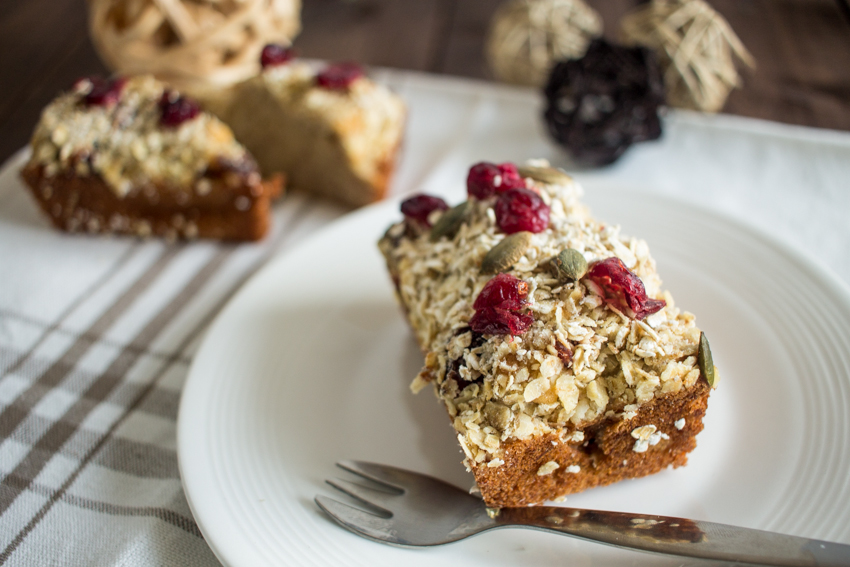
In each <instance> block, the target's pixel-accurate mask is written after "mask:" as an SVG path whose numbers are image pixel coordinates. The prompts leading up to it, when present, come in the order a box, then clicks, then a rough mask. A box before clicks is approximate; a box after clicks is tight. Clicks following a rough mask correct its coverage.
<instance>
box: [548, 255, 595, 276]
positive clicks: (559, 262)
mask: <svg viewBox="0 0 850 567" xmlns="http://www.w3.org/2000/svg"><path fill="white" fill-rule="evenodd" d="M552 267H553V268H554V271H555V276H557V278H558V279H559V280H561V281H562V282H575V281H578V280H580V279H581V278H582V277H584V274H586V273H587V260H585V259H584V255H583V254H582V253H581V252H579V251H578V250H575V249H573V248H567V249H566V250H561V252H559V253H558V255H557V256H555V257H554V258H552Z"/></svg>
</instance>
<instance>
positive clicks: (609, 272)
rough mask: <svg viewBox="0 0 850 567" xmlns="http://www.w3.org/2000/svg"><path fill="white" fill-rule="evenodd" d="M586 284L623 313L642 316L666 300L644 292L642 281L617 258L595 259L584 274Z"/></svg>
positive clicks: (649, 313) (630, 315) (654, 310)
mask: <svg viewBox="0 0 850 567" xmlns="http://www.w3.org/2000/svg"><path fill="white" fill-rule="evenodd" d="M584 280H585V282H586V283H587V284H588V287H589V288H590V289H591V290H592V291H594V292H595V293H597V294H599V295H600V296H602V297H603V298H604V299H605V302H606V303H608V304H609V305H613V306H614V307H616V308H617V309H619V310H620V311H622V312H623V313H624V314H626V315H627V316H629V317H632V318H634V319H643V318H644V317H646V316H647V315H652V314H653V313H656V312H658V311H660V310H661V309H662V308H663V307H664V306H665V305H667V302H665V301H664V300H663V299H653V298H651V297H648V296H647V295H646V289H645V288H644V287H643V282H642V281H641V279H640V278H639V277H637V276H636V275H635V274H634V273H633V272H631V271H630V270H629V269H628V268H627V267H626V266H625V264H623V262H622V261H621V260H620V259H619V258H607V259H605V260H600V261H598V262H594V263H593V264H592V265H591V266H590V269H589V270H588V271H587V275H585V276H584Z"/></svg>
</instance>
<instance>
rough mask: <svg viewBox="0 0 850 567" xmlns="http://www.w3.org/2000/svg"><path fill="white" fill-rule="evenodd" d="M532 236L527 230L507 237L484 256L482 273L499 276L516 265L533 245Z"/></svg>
mask: <svg viewBox="0 0 850 567" xmlns="http://www.w3.org/2000/svg"><path fill="white" fill-rule="evenodd" d="M531 236H532V235H531V233H530V232H528V231H525V230H524V231H522V232H515V233H513V234H511V235H509V236H506V237H505V238H504V239H502V241H501V242H499V243H498V244H496V245H495V246H494V247H493V248H491V249H490V251H489V252H487V254H486V255H485V256H484V260H483V261H482V262H481V273H483V274H497V273H499V272H503V271H505V270H507V269H509V268H510V267H511V266H513V265H514V264H516V263H517V262H518V261H519V259H520V258H522V255H523V254H524V253H525V251H526V250H527V249H528V245H529V244H531Z"/></svg>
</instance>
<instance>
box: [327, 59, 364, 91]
mask: <svg viewBox="0 0 850 567" xmlns="http://www.w3.org/2000/svg"><path fill="white" fill-rule="evenodd" d="M362 76H363V67H361V66H360V65H358V64H357V63H352V62H345V63H334V64H332V65H328V66H327V67H326V68H325V70H324V71H322V72H321V73H319V74H318V75H317V76H316V84H317V85H319V86H320V87H324V88H326V89H333V90H343V89H347V88H348V87H349V86H350V85H351V83H353V82H354V81H356V80H357V79H359V78H360V77H362Z"/></svg>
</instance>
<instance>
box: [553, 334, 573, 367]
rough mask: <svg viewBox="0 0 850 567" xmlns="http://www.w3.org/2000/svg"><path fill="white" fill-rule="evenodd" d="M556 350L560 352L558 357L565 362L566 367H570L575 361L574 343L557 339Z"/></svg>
mask: <svg viewBox="0 0 850 567" xmlns="http://www.w3.org/2000/svg"><path fill="white" fill-rule="evenodd" d="M555 352H557V353H558V358H560V359H561V362H563V363H564V367H565V368H569V367H570V365H571V364H572V363H573V349H572V345H569V344H564V343H562V342H561V341H560V340H557V339H556V340H555Z"/></svg>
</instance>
